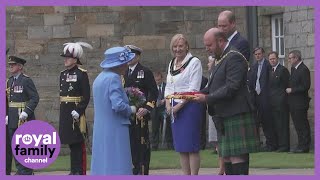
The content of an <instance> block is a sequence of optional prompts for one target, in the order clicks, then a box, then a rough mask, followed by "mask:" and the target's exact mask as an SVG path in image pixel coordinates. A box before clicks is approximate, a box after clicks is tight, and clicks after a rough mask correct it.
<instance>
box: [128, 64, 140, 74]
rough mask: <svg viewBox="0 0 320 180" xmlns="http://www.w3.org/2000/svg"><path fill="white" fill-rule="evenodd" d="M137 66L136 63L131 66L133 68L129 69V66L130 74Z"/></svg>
mask: <svg viewBox="0 0 320 180" xmlns="http://www.w3.org/2000/svg"><path fill="white" fill-rule="evenodd" d="M137 65H138V63H137V64H135V65H133V66H131V67H130V66H129V69H131V73H132V72H133V71H134V69H135V68H136V67H137Z"/></svg>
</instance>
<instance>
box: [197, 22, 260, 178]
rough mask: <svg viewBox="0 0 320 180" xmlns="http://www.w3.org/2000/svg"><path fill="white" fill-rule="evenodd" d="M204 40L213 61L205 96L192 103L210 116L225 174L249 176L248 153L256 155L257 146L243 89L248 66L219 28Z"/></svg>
mask: <svg viewBox="0 0 320 180" xmlns="http://www.w3.org/2000/svg"><path fill="white" fill-rule="evenodd" d="M203 41H204V45H205V47H206V50H207V51H208V52H209V55H212V56H214V57H215V62H214V64H213V67H212V70H211V74H210V79H209V82H208V86H207V87H206V88H204V89H203V90H201V91H202V92H203V93H204V94H199V95H197V98H195V100H196V101H198V102H205V103H207V104H208V112H209V115H210V116H213V118H212V119H213V121H214V123H215V125H216V128H217V132H218V143H219V154H220V156H221V157H223V158H224V162H225V173H226V174H227V175H248V173H249V153H252V152H257V151H258V145H259V141H258V134H257V132H256V129H255V122H254V119H253V116H252V110H253V109H252V106H250V100H249V91H248V88H247V86H246V80H247V70H248V63H247V61H246V59H245V57H244V56H243V55H242V54H241V53H240V52H239V51H237V50H236V49H234V48H233V47H231V46H230V45H229V44H228V41H227V38H226V35H225V33H223V32H222V31H221V30H219V29H218V28H211V29H209V30H208V31H207V32H206V33H205V35H204V39H203ZM235 147H236V148H235Z"/></svg>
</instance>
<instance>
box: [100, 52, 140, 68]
mask: <svg viewBox="0 0 320 180" xmlns="http://www.w3.org/2000/svg"><path fill="white" fill-rule="evenodd" d="M104 55H105V58H104V60H103V61H102V62H101V64H100V66H101V67H102V68H112V67H117V66H120V65H122V64H126V63H128V62H130V61H131V60H133V59H134V57H135V56H136V55H135V53H132V52H131V51H130V49H128V48H125V47H113V48H110V49H107V50H106V52H104Z"/></svg>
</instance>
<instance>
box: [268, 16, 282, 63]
mask: <svg viewBox="0 0 320 180" xmlns="http://www.w3.org/2000/svg"><path fill="white" fill-rule="evenodd" d="M271 23H272V50H273V51H277V52H278V53H279V60H280V59H284V58H285V44H284V33H283V31H284V30H283V16H282V14H281V15H274V16H272V19H271ZM280 63H281V64H283V62H281V60H280Z"/></svg>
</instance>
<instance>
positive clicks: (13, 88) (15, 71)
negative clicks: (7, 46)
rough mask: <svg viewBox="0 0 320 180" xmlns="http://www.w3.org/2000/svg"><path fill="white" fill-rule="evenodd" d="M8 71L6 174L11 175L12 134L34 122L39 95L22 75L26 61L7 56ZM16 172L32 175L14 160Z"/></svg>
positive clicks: (30, 81)
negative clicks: (20, 127)
mask: <svg viewBox="0 0 320 180" xmlns="http://www.w3.org/2000/svg"><path fill="white" fill-rule="evenodd" d="M8 63H9V71H10V74H11V77H10V78H9V79H8V80H7V89H6V92H7V100H8V110H7V116H6V125H7V128H8V129H7V130H8V132H9V133H8V135H9V139H8V140H9V141H7V149H8V150H10V152H9V153H7V158H6V161H7V162H6V174H7V175H10V174H11V164H12V153H11V140H12V137H13V134H14V132H15V131H16V130H17V128H18V127H19V126H20V125H22V124H23V123H24V122H26V121H29V120H34V119H35V116H34V110H35V109H36V107H37V105H38V103H39V95H38V92H37V89H36V87H35V85H34V83H33V81H32V79H31V78H30V77H29V76H27V75H25V74H23V73H22V71H23V66H24V64H25V63H26V60H24V59H21V58H18V57H16V56H9V62H8ZM15 163H16V167H17V172H16V174H15V175H33V170H32V169H29V168H27V167H24V166H23V165H21V164H20V163H19V162H18V161H17V160H15Z"/></svg>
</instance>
